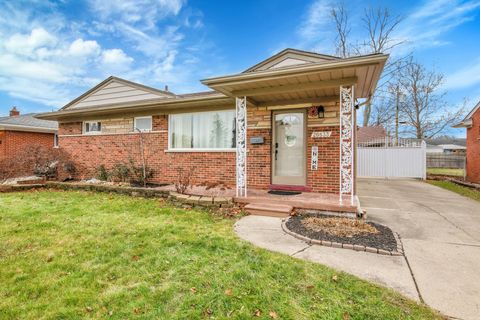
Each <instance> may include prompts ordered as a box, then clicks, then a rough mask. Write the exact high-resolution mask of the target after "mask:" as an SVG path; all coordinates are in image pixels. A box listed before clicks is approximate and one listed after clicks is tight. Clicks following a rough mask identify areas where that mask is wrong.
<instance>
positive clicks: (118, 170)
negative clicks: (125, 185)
mask: <svg viewBox="0 0 480 320" xmlns="http://www.w3.org/2000/svg"><path fill="white" fill-rule="evenodd" d="M129 177H130V168H129V166H128V165H126V164H125V163H116V164H115V165H113V168H112V170H111V173H110V179H111V180H112V181H116V182H127V181H128V180H129Z"/></svg>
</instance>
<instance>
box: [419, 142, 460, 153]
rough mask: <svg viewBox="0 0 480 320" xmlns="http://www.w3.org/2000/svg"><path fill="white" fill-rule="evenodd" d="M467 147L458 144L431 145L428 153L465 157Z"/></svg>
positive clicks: (428, 147)
mask: <svg viewBox="0 0 480 320" xmlns="http://www.w3.org/2000/svg"><path fill="white" fill-rule="evenodd" d="M466 150H467V147H465V146H460V145H457V144H439V145H434V144H429V145H427V153H444V154H456V155H465V152H466Z"/></svg>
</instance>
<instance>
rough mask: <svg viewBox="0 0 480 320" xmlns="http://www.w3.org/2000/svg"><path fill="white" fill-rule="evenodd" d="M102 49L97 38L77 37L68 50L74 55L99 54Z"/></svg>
mask: <svg viewBox="0 0 480 320" xmlns="http://www.w3.org/2000/svg"><path fill="white" fill-rule="evenodd" d="M100 51H101V48H100V45H99V44H98V43H97V41H95V40H87V41H85V40H83V39H77V40H75V41H73V42H72V43H71V44H70V47H69V48H68V52H69V53H70V54H71V55H72V56H92V55H98V54H99V53H100Z"/></svg>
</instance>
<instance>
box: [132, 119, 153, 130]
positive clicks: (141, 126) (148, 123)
mask: <svg viewBox="0 0 480 320" xmlns="http://www.w3.org/2000/svg"><path fill="white" fill-rule="evenodd" d="M139 130H140V131H141V132H148V131H152V117H151V116H149V117H136V118H135V119H134V121H133V131H139Z"/></svg>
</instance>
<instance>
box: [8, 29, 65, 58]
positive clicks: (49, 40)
mask: <svg viewBox="0 0 480 320" xmlns="http://www.w3.org/2000/svg"><path fill="white" fill-rule="evenodd" d="M56 42H57V39H56V37H55V36H53V35H51V34H50V33H49V32H47V31H46V30H45V29H43V28H36V29H33V30H32V32H31V33H30V34H19V33H16V34H14V35H13V36H11V37H9V38H8V39H7V40H6V41H5V48H6V49H7V50H8V51H10V52H13V53H16V54H21V55H31V54H32V52H33V51H34V50H35V49H38V48H41V47H47V48H48V47H52V46H54V45H55V44H56Z"/></svg>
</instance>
